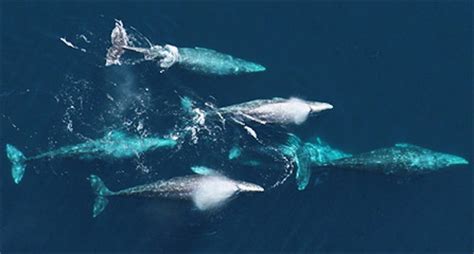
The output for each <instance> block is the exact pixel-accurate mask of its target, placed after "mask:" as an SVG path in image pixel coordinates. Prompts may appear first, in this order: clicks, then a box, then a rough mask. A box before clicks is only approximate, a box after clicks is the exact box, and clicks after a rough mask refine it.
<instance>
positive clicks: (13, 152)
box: [6, 144, 26, 184]
mask: <svg viewBox="0 0 474 254" xmlns="http://www.w3.org/2000/svg"><path fill="white" fill-rule="evenodd" d="M6 151H7V157H8V159H9V160H10V162H11V163H12V167H11V171H12V177H13V181H14V182H15V183H16V184H19V183H20V181H21V179H22V178H23V175H24V174H25V169H26V157H25V155H23V153H22V152H21V151H20V150H18V149H17V148H16V147H14V146H12V145H10V144H7V145H6Z"/></svg>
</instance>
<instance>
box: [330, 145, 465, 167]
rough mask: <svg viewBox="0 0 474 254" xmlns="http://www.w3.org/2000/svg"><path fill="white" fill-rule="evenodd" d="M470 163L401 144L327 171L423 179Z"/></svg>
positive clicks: (346, 160) (339, 163)
mask: <svg viewBox="0 0 474 254" xmlns="http://www.w3.org/2000/svg"><path fill="white" fill-rule="evenodd" d="M466 164H469V162H468V161H467V160H466V159H464V158H462V157H459V156H456V155H452V154H447V153H441V152H435V151H433V150H430V149H427V148H423V147H420V146H417V145H412V144H406V143H399V144H395V145H394V146H392V147H387V148H380V149H376V150H373V151H370V152H367V153H361V154H358V155H354V156H352V157H347V158H342V159H338V160H333V161H330V162H328V163H326V164H325V166H327V167H336V168H341V169H351V170H352V169H353V170H361V171H370V172H375V173H382V174H387V175H423V174H428V173H432V172H436V171H438V170H440V169H443V168H447V167H450V166H455V165H466Z"/></svg>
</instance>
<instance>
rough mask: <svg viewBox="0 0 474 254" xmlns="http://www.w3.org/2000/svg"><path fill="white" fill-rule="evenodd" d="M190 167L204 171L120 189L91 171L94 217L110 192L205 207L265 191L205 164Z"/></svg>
mask: <svg viewBox="0 0 474 254" xmlns="http://www.w3.org/2000/svg"><path fill="white" fill-rule="evenodd" d="M193 170H196V171H198V172H200V170H203V171H202V172H200V173H203V174H201V175H200V174H197V175H187V176H180V177H174V178H171V179H168V180H162V181H157V182H153V183H149V184H144V185H138V186H134V187H130V188H127V189H123V190H119V191H111V190H109V189H108V188H107V187H106V186H105V184H104V182H103V181H102V180H101V179H100V178H99V177H98V176H95V175H91V176H90V177H89V180H90V183H91V186H92V189H93V191H94V193H95V194H96V195H97V197H96V198H95V201H94V205H93V209H92V214H93V217H96V216H97V215H99V214H100V213H101V212H102V211H103V210H104V209H105V207H106V206H107V204H108V202H109V201H108V198H107V197H110V196H134V197H147V198H166V199H182V200H191V201H192V202H193V203H194V205H195V206H196V207H197V208H198V209H200V210H208V209H213V208H216V207H218V206H219V205H221V204H222V203H223V202H225V201H226V200H228V199H229V198H232V197H234V196H236V195H237V194H239V193H242V192H263V191H264V189H263V187H261V186H259V185H256V184H253V183H249V182H244V181H237V180H232V179H229V178H227V177H225V176H223V175H219V174H218V173H215V172H213V171H212V170H211V169H207V168H205V167H194V169H193Z"/></svg>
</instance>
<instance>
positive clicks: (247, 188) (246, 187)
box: [237, 182, 265, 192]
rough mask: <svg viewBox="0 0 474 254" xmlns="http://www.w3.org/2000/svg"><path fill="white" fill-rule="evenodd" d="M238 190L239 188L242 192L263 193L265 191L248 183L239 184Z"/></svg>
mask: <svg viewBox="0 0 474 254" xmlns="http://www.w3.org/2000/svg"><path fill="white" fill-rule="evenodd" d="M237 188H239V191H240V192H263V191H265V189H264V188H263V187H262V186H260V185H257V184H253V183H247V182H239V183H237Z"/></svg>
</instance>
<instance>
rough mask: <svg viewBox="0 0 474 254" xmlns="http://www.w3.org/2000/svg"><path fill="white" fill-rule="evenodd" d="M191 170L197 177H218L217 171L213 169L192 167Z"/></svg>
mask: <svg viewBox="0 0 474 254" xmlns="http://www.w3.org/2000/svg"><path fill="white" fill-rule="evenodd" d="M191 170H192V171H193V172H194V173H196V174H198V175H203V176H211V175H219V173H217V171H215V170H214V169H211V168H208V167H204V166H193V167H191Z"/></svg>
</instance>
